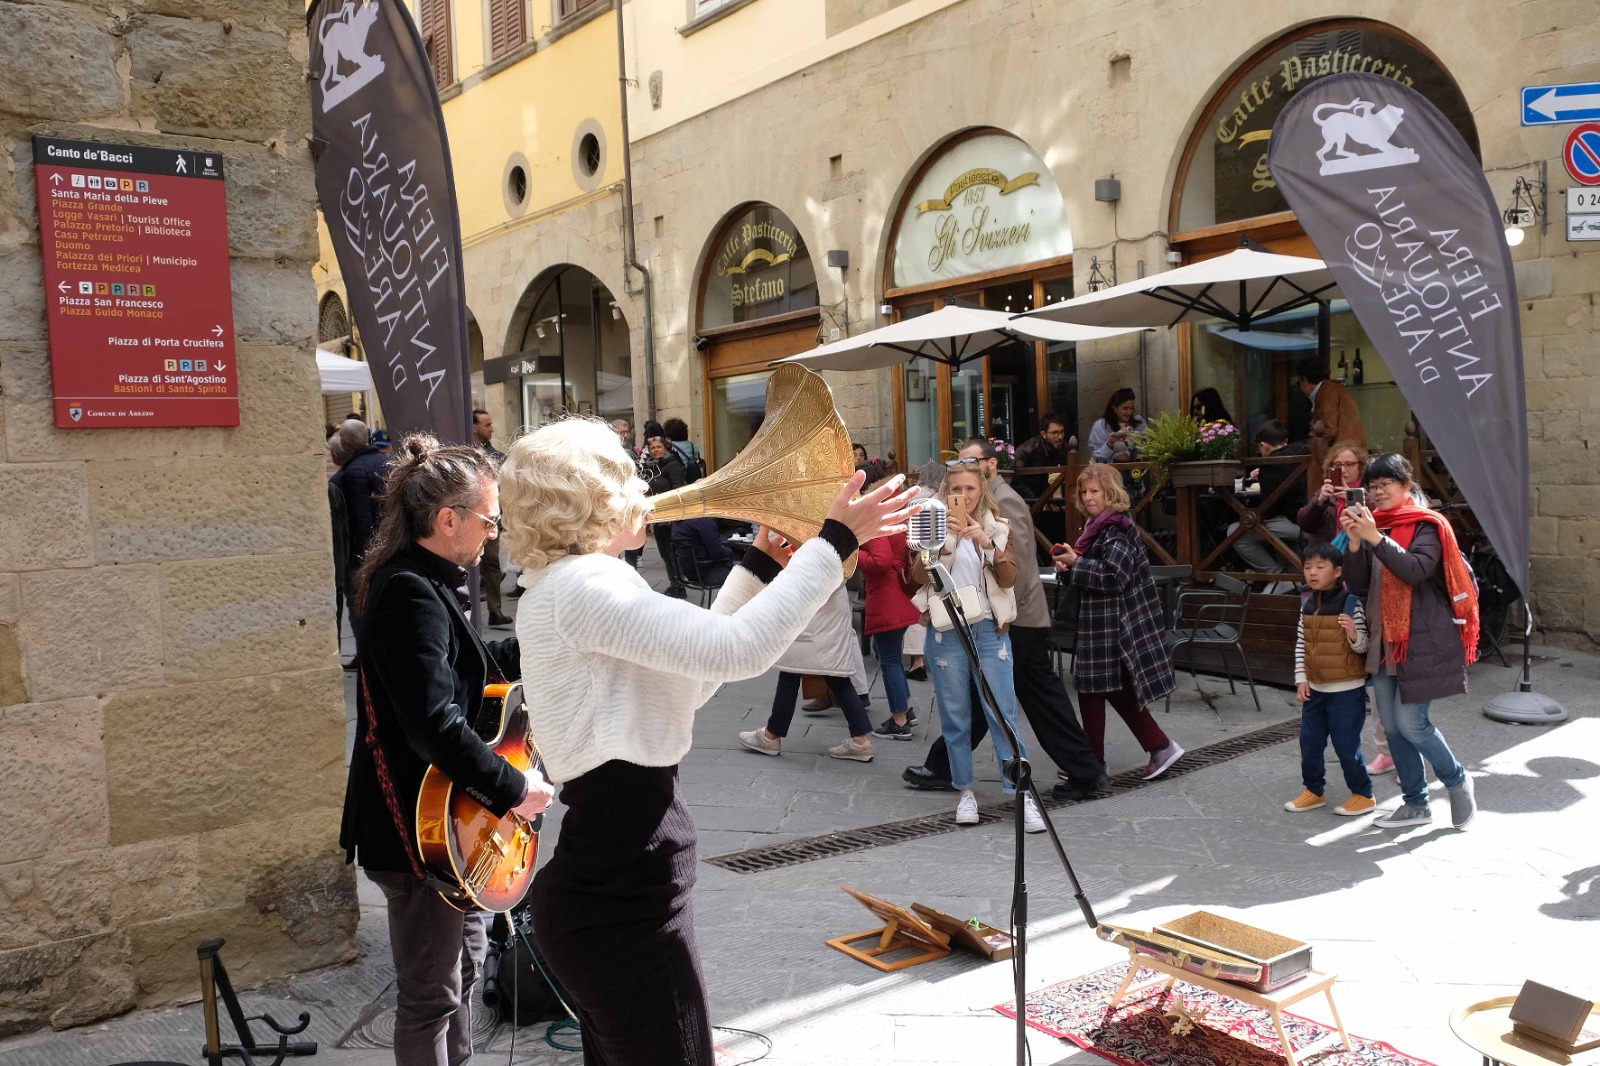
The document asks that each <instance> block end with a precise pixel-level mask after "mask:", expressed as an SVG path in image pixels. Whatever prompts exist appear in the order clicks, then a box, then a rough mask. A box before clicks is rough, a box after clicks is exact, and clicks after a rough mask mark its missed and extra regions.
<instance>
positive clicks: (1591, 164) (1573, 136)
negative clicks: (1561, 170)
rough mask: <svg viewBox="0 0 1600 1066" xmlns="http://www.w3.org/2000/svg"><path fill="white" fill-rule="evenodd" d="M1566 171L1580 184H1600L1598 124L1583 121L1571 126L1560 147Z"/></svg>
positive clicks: (1599, 131) (1599, 128)
mask: <svg viewBox="0 0 1600 1066" xmlns="http://www.w3.org/2000/svg"><path fill="white" fill-rule="evenodd" d="M1561 161H1562V162H1563V163H1565V164H1566V165H1567V173H1568V174H1569V175H1571V177H1572V180H1573V181H1575V182H1577V183H1578V184H1580V185H1600V126H1597V125H1595V124H1594V123H1593V122H1584V123H1581V124H1580V125H1577V126H1574V127H1572V132H1571V133H1569V134H1567V143H1566V144H1565V145H1564V146H1563V147H1562V149H1561Z"/></svg>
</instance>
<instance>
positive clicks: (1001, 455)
mask: <svg viewBox="0 0 1600 1066" xmlns="http://www.w3.org/2000/svg"><path fill="white" fill-rule="evenodd" d="M989 443H990V444H993V445H994V458H995V462H996V463H997V464H998V465H999V467H1000V469H1001V470H1004V471H1010V470H1013V469H1015V468H1016V465H1017V450H1016V449H1015V448H1013V447H1012V446H1011V445H1010V444H1008V443H1007V442H1006V441H1004V440H1001V439H1000V438H999V437H991V438H990V439H989Z"/></svg>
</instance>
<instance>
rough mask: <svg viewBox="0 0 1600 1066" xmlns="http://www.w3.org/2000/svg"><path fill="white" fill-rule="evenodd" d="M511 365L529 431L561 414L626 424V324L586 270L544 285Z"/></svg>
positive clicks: (629, 409) (629, 388)
mask: <svg viewBox="0 0 1600 1066" xmlns="http://www.w3.org/2000/svg"><path fill="white" fill-rule="evenodd" d="M516 362H517V365H518V366H519V368H520V369H521V390H522V421H523V425H525V426H527V427H528V428H530V429H531V428H536V427H538V426H541V425H543V424H544V423H546V422H550V421H553V420H555V419H557V418H560V417H562V416H563V415H565V414H575V415H586V416H595V417H598V418H602V419H605V420H606V421H611V420H613V419H618V418H625V419H627V420H628V421H629V422H630V423H631V422H633V374H632V367H633V359H632V355H631V349H630V346H629V337H628V323H627V321H626V320H625V319H624V317H623V315H622V310H621V307H620V306H619V305H618V304H617V302H616V300H615V299H614V298H613V297H612V295H611V292H610V290H609V289H607V288H606V287H605V285H603V284H602V283H601V282H600V280H599V279H598V278H596V277H595V276H594V275H593V274H590V273H589V272H588V271H587V270H584V269H582V268H581V267H567V268H565V269H563V270H560V271H558V272H557V273H556V274H555V275H554V276H553V277H551V278H550V279H549V280H548V281H547V282H545V283H544V285H543V288H542V289H541V290H540V292H539V295H538V297H537V298H536V299H535V300H534V301H533V307H532V310H531V311H530V312H529V316H528V321H527V324H526V325H525V326H524V327H523V331H522V339H521V343H520V346H519V352H518V359H517V360H516Z"/></svg>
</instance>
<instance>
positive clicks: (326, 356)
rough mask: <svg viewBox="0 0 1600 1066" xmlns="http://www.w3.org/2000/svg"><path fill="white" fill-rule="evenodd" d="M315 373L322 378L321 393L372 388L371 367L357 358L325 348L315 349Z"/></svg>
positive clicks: (330, 393)
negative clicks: (350, 357)
mask: <svg viewBox="0 0 1600 1066" xmlns="http://www.w3.org/2000/svg"><path fill="white" fill-rule="evenodd" d="M317 375H318V376H319V377H321V378H322V393H323V395H324V396H331V395H333V394H334V393H340V392H367V391H369V390H371V388H372V368H371V367H369V366H368V365H367V364H366V363H363V362H361V361H360V360H359V359H347V358H345V357H344V356H342V355H340V354H338V353H337V352H330V351H328V350H327V349H325V348H318V349H317Z"/></svg>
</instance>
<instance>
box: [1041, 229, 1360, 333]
mask: <svg viewBox="0 0 1600 1066" xmlns="http://www.w3.org/2000/svg"><path fill="white" fill-rule="evenodd" d="M1337 291H1338V286H1337V285H1336V284H1335V283H1334V280H1333V275H1332V273H1330V272H1329V270H1328V265H1327V264H1326V263H1324V262H1323V261H1322V260H1320V259H1307V258H1305V257H1303V256H1298V255H1278V254H1276V253H1274V252H1268V251H1264V250H1262V249H1260V248H1255V247H1250V246H1248V245H1241V246H1240V247H1239V248H1236V249H1235V250H1233V251H1231V252H1229V253H1228V254H1227V255H1219V256H1217V257H1216V258H1215V259H1207V260H1205V261H1204V262H1200V263H1191V264H1189V265H1188V266H1181V267H1178V268H1176V269H1174V270H1168V271H1166V272H1165V273H1161V274H1153V275H1151V276H1150V277H1147V278H1140V279H1138V280H1137V281H1129V282H1125V283H1123V284H1121V285H1113V286H1112V287H1111V288H1109V289H1101V290H1100V291H1099V292H1090V293H1085V294H1084V295H1082V296H1079V297H1076V298H1075V299H1071V300H1065V301H1063V302H1061V303H1055V304H1049V305H1047V306H1045V307H1040V308H1038V309H1037V310H1033V311H1025V312H1023V313H1022V314H1021V315H1019V316H1018V318H1019V319H1020V320H1021V321H1028V320H1033V319H1043V320H1046V321H1050V322H1074V323H1077V324H1079V325H1083V326H1175V325H1177V324H1178V323H1180V322H1195V321H1199V320H1201V319H1207V318H1220V319H1223V320H1225V321H1227V322H1231V323H1233V324H1234V325H1235V326H1237V327H1238V328H1239V329H1241V330H1248V329H1250V326H1251V324H1252V323H1254V322H1259V321H1260V320H1262V319H1264V318H1271V317H1272V316H1273V315H1276V314H1281V313H1282V312H1284V311H1288V310H1291V309H1292V308H1296V307H1304V306H1307V305H1310V304H1326V303H1327V301H1328V300H1329V299H1331V298H1332V295H1333V294H1334V293H1335V292H1337Z"/></svg>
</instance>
